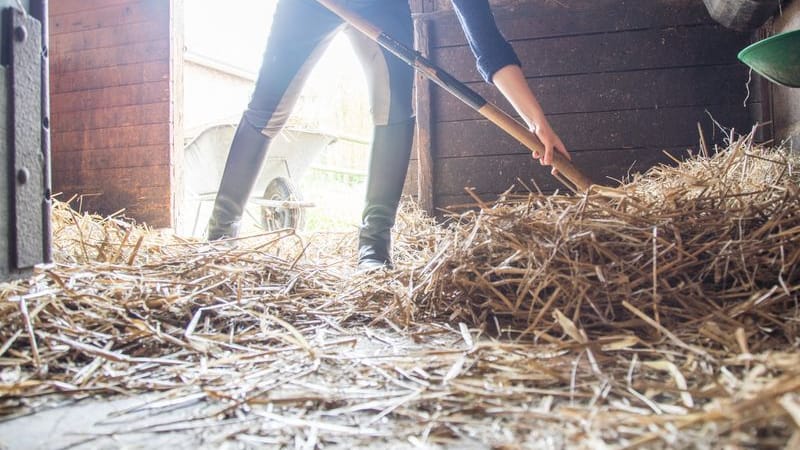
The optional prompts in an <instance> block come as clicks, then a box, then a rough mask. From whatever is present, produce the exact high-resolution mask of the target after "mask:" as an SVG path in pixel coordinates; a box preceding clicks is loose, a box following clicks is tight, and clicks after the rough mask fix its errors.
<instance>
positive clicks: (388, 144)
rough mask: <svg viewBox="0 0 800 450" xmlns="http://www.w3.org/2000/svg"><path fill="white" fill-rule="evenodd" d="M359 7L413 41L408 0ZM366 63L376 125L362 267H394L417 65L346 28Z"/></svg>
mask: <svg viewBox="0 0 800 450" xmlns="http://www.w3.org/2000/svg"><path fill="white" fill-rule="evenodd" d="M353 3H354V4H359V3H360V4H362V6H360V7H357V11H358V12H359V14H361V15H362V16H363V17H364V18H365V19H367V20H369V21H370V22H372V23H374V24H375V25H376V26H378V27H379V28H381V29H382V30H383V31H384V32H386V33H387V34H388V35H390V36H392V37H394V38H395V39H397V40H398V41H400V42H401V43H403V44H404V45H407V46H409V47H411V46H412V45H413V44H412V42H413V25H412V22H411V12H410V10H409V7H408V2H406V1H402V0H392V1H385V0H383V1H372V2H370V1H366V0H361V1H353ZM348 34H349V36H350V39H351V42H352V43H353V46H354V48H355V49H356V53H357V54H358V55H359V59H360V60H361V62H362V65H363V66H364V68H365V72H366V75H367V81H368V83H369V93H370V104H371V109H372V117H373V121H374V125H375V129H374V134H373V139H372V145H371V149H370V161H369V172H368V175H367V195H366V199H365V204H364V212H363V215H362V223H361V228H360V230H359V252H358V255H359V256H358V262H359V268H361V269H367V270H368V269H372V268H378V267H391V265H392V261H391V228H392V226H393V225H394V222H395V216H396V214H397V207H398V204H399V202H400V196H401V195H402V193H403V185H404V183H405V178H406V172H407V170H408V160H409V157H410V155H411V146H412V143H413V136H414V117H413V109H412V95H411V94H412V87H413V83H414V71H413V69H412V68H411V67H409V66H408V65H407V64H406V63H404V62H403V61H401V60H400V59H399V58H397V57H396V56H394V55H392V54H391V53H389V52H388V51H386V50H384V49H383V48H381V47H380V46H379V45H378V44H376V43H374V42H372V41H371V40H369V39H368V38H366V37H365V36H363V35H361V34H360V33H358V31H356V30H348Z"/></svg>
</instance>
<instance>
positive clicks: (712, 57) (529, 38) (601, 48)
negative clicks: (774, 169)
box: [409, 0, 762, 208]
mask: <svg viewBox="0 0 800 450" xmlns="http://www.w3.org/2000/svg"><path fill="white" fill-rule="evenodd" d="M493 3H502V5H496V6H495V8H494V11H495V16H496V19H497V22H498V25H499V27H500V29H501V31H502V32H503V34H504V35H505V36H506V38H508V39H509V40H510V41H511V43H512V45H513V46H514V48H515V50H516V51H517V53H518V55H519V56H520V59H521V60H522V61H523V66H524V67H523V69H524V72H525V75H526V77H527V78H528V82H529V84H530V85H531V87H532V88H533V89H534V91H535V92H536V93H537V96H538V97H539V100H540V101H541V103H542V105H543V107H544V108H545V111H546V112H547V113H548V115H549V117H550V121H551V124H552V125H553V127H554V128H555V129H556V130H557V131H558V132H559V134H560V135H561V137H562V138H563V140H564V141H565V143H566V145H567V146H568V148H569V149H570V150H571V151H572V153H573V156H574V159H575V162H576V164H577V165H578V166H579V167H581V168H582V169H584V170H585V171H586V172H587V173H588V174H589V175H590V176H591V177H592V178H593V179H594V180H595V181H596V182H600V183H605V184H612V182H611V181H609V179H620V178H622V177H624V176H625V175H626V174H628V173H632V172H635V171H640V170H644V169H646V168H648V167H650V166H652V165H654V164H657V163H661V162H667V161H668V158H667V157H666V156H665V155H664V154H663V152H662V150H668V151H670V152H671V153H672V154H676V155H677V154H681V153H684V152H683V151H684V150H685V149H686V148H688V147H694V148H696V147H697V142H698V132H697V123H698V122H700V123H701V124H702V126H703V128H704V130H705V134H706V138H707V139H708V140H710V141H715V142H721V133H720V132H719V130H715V128H714V125H713V123H712V120H711V119H710V117H713V118H714V120H716V121H717V122H719V123H720V124H721V125H723V126H725V127H733V128H735V129H736V130H745V131H749V129H750V128H751V126H752V125H751V124H752V123H753V120H752V119H751V113H752V112H753V111H758V112H759V113H760V111H762V105H761V100H762V99H761V96H760V93H759V92H760V91H759V90H758V89H752V91H753V92H751V93H750V97H749V99H748V100H747V103H748V107H745V106H744V102H745V99H746V98H747V95H748V92H747V87H746V85H747V81H748V71H747V69H746V68H745V67H744V66H743V65H741V64H739V63H737V61H736V53H737V52H738V50H739V49H741V48H743V47H744V46H745V45H747V44H748V43H749V39H750V37H749V36H748V35H745V34H739V33H734V32H731V31H728V30H726V29H724V28H722V27H720V26H718V25H716V24H715V23H714V22H713V21H712V19H711V18H710V17H709V16H708V14H707V12H706V10H705V8H704V6H703V2H701V1H698V0H561V1H558V2H555V1H552V0H516V1H508V0H505V1H502V2H493ZM446 5H447V3H443V2H437V3H434V6H433V7H431V6H430V4H429V6H427V8H429V9H428V11H430V10H431V9H433V11H432V12H426V11H422V14H418V16H417V17H418V19H419V20H422V21H424V22H425V24H426V25H427V28H428V32H429V45H430V48H429V49H428V50H429V51H430V53H431V56H432V59H433V60H434V61H435V62H436V63H437V64H439V65H441V66H442V67H443V68H444V69H445V70H447V71H448V72H450V73H452V74H453V75H455V77H456V78H458V79H459V80H461V81H464V82H466V83H467V84H468V85H469V86H471V87H472V88H473V89H475V90H476V91H478V92H479V93H481V94H482V95H484V96H485V97H486V98H487V99H488V100H490V101H492V102H494V103H496V104H498V105H500V106H501V107H502V108H503V109H505V110H506V111H509V112H511V111H513V110H512V109H511V107H510V106H509V105H508V104H507V103H506V102H505V100H503V99H502V97H501V96H500V95H499V93H498V92H497V91H496V90H495V89H494V88H493V87H492V86H490V85H488V84H486V83H484V82H483V81H482V80H481V78H480V76H479V75H478V73H477V70H476V69H475V62H474V58H473V56H472V54H471V53H470V51H469V48H468V47H467V45H466V42H465V39H464V35H463V32H462V30H461V28H460V26H459V25H458V22H457V20H456V19H455V17H454V14H453V13H452V12H451V11H448V9H449V7H448V6H446ZM424 8H425V6H424V5H423V9H424ZM419 11H420V10H418V12H419ZM751 86H753V85H752V84H751ZM429 106H430V108H431V109H430V111H431V116H432V120H431V122H432V123H431V125H430V130H429V132H430V141H431V151H432V153H433V155H434V168H433V178H434V182H433V189H434V204H435V206H436V207H438V208H442V207H447V206H448V205H453V204H460V203H464V202H469V198H468V197H467V196H466V195H465V194H464V187H473V188H475V191H476V192H477V193H478V194H480V195H481V196H482V197H483V198H485V199H494V198H496V195H497V194H499V193H502V192H504V191H505V190H507V189H508V188H509V187H510V186H511V185H512V184H515V182H516V180H517V179H519V180H523V181H524V182H525V184H527V185H529V186H532V183H531V181H530V180H531V179H532V178H533V179H535V180H536V183H537V184H538V186H539V187H540V188H541V189H542V190H545V191H553V190H555V189H557V188H559V187H560V185H559V184H558V183H557V182H556V181H555V180H554V179H553V178H552V177H550V176H549V175H547V172H546V171H545V170H544V169H542V168H540V167H538V163H537V164H535V163H534V162H533V161H532V160H531V158H530V156H529V152H528V151H527V150H525V149H524V148H523V147H522V146H521V145H519V144H518V143H516V141H514V140H513V139H512V138H510V137H508V136H507V135H505V134H504V133H502V132H501V131H499V130H498V129H497V128H495V127H494V126H493V125H492V124H491V123H489V122H487V121H486V120H483V119H482V118H481V117H480V116H479V115H478V114H476V113H475V112H473V111H472V110H471V109H469V108H468V107H466V106H464V105H463V104H461V103H460V102H459V101H458V100H456V99H455V98H453V97H452V96H450V95H449V94H447V93H446V92H445V91H443V90H442V89H439V88H438V87H433V88H431V93H430V104H429ZM423 107H424V105H423ZM423 113H424V111H423ZM415 158H416V153H415ZM416 167H417V160H416V159H415V160H414V161H412V165H411V169H412V170H411V177H410V178H412V180H410V181H409V186H412V185H415V183H416V182H415V181H414V180H413V178H415V176H416V173H415V169H416ZM516 185H517V187H518V188H519V187H520V186H521V184H520V183H516Z"/></svg>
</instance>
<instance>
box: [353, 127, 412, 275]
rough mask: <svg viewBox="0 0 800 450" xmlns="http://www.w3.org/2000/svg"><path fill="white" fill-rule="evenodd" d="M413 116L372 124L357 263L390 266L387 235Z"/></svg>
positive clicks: (408, 153)
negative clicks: (398, 120) (385, 123)
mask: <svg viewBox="0 0 800 450" xmlns="http://www.w3.org/2000/svg"><path fill="white" fill-rule="evenodd" d="M413 137H414V119H409V120H408V121H406V122H400V123H396V124H393V125H384V126H376V127H375V134H374V136H373V141H372V151H371V155H370V161H369V174H368V175H367V198H366V204H365V206H364V213H363V216H362V224H361V230H360V232H359V236H358V267H359V269H361V270H371V269H377V268H381V267H386V268H391V267H392V257H391V237H392V233H391V231H392V226H393V225H394V220H395V215H396V214H397V206H398V204H399V203H400V196H401V195H402V194H403V184H404V183H405V179H406V171H407V170H408V159H409V157H410V156H411V144H412V142H413Z"/></svg>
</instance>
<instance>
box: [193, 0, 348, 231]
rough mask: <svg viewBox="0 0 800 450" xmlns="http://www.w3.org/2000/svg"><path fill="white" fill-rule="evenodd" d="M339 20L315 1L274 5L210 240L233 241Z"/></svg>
mask: <svg viewBox="0 0 800 450" xmlns="http://www.w3.org/2000/svg"><path fill="white" fill-rule="evenodd" d="M341 23H342V22H341V19H339V18H338V17H336V16H335V15H334V14H332V13H331V12H329V11H328V10H326V9H325V8H324V7H322V6H321V5H319V4H318V3H317V2H316V1H314V0H281V1H280V2H278V5H277V8H276V10H275V16H274V19H273V25H272V29H271V31H270V36H269V40H268V42H267V48H266V51H265V52H264V59H263V62H262V63H261V69H260V71H259V74H258V80H257V81H256V86H255V89H254V91H253V95H252V98H251V100H250V104H249V105H248V107H247V110H246V111H245V112H244V114H243V115H242V119H241V121H240V122H239V127H238V128H237V129H236V134H235V135H234V138H233V142H232V143H231V149H230V152H229V153H228V159H227V161H226V163H225V170H224V172H223V175H222V181H221V182H220V187H219V190H218V192H217V198H216V201H215V202H214V209H213V212H212V214H211V219H210V220H209V223H208V239H209V240H217V239H221V238H224V237H236V236H237V235H238V233H239V226H240V222H241V219H242V214H243V212H244V207H245V205H246V204H247V199H248V197H249V196H250V192H251V191H252V189H253V186H254V185H255V182H256V179H257V178H258V175H259V173H260V172H261V167H262V165H263V163H264V159H265V158H266V154H267V147H268V146H269V142H270V140H271V139H272V138H274V137H275V136H276V135H277V134H278V132H280V130H281V128H283V125H284V124H285V123H286V119H287V118H288V116H289V114H290V113H291V110H292V107H293V106H294V104H295V102H296V100H297V97H298V95H299V93H300V89H301V88H302V86H303V83H304V82H305V80H306V78H307V76H308V74H309V72H310V71H311V69H312V68H313V66H314V64H315V63H316V61H317V60H318V59H319V56H320V55H321V54H322V52H323V51H324V49H325V48H326V47H327V45H328V44H329V43H330V41H331V39H332V38H333V36H334V34H335V33H336V31H337V28H338V27H339V26H340V25H341Z"/></svg>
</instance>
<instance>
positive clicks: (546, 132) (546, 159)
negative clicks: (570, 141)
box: [531, 120, 572, 175]
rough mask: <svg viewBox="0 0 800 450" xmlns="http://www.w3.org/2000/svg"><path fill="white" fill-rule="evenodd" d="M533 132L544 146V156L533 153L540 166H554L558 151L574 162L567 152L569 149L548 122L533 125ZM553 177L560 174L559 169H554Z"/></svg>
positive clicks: (552, 171)
mask: <svg viewBox="0 0 800 450" xmlns="http://www.w3.org/2000/svg"><path fill="white" fill-rule="evenodd" d="M531 131H533V133H534V134H535V135H536V137H538V138H539V140H540V141H541V142H542V145H543V146H544V155H540V154H538V153H536V152H534V153H533V158H534V159H538V160H539V164H541V165H543V166H552V165H553V151H557V152H559V153H561V154H562V155H563V156H564V157H565V158H567V159H568V160H572V156H570V154H569V152H568V151H567V147H566V146H565V145H564V143H563V142H562V141H561V138H560V137H558V135H557V134H556V132H555V131H553V128H552V127H550V124H549V123H547V121H546V120H545V121H542V122H541V123H539V124H538V125H537V124H533V125H531ZM550 173H552V174H553V175H557V174H558V169H556V168H555V167H553V170H551V171H550Z"/></svg>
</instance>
